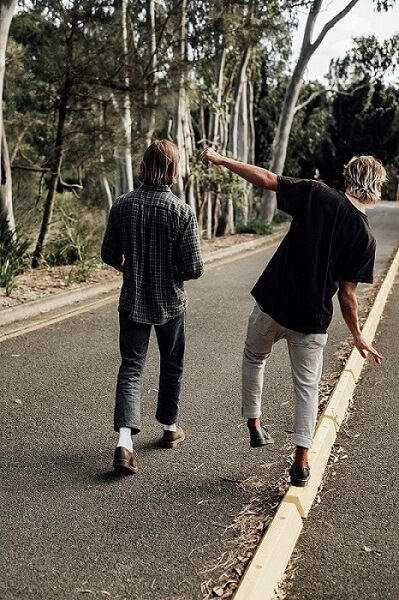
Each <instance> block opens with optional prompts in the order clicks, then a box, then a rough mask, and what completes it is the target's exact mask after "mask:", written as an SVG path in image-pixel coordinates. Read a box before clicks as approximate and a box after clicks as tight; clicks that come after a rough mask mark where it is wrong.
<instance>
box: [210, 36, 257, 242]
mask: <svg viewBox="0 0 399 600" xmlns="http://www.w3.org/2000/svg"><path fill="white" fill-rule="evenodd" d="M250 57H251V48H250V47H247V48H246V49H245V50H244V52H243V54H242V56H241V61H240V65H239V68H238V72H237V76H236V82H235V86H234V92H233V98H232V101H231V109H230V121H229V130H228V146H227V149H228V150H229V151H230V152H231V154H232V155H233V156H234V158H236V159H238V160H244V161H245V162H246V161H247V159H248V157H247V154H248V110H247V69H248V64H249V60H250ZM244 94H245V97H243V96H244ZM243 111H244V112H243ZM242 136H244V138H243V139H242ZM247 199H248V197H247V194H246V193H245V192H244V197H243V207H242V209H241V210H240V212H241V215H243V214H244V218H246V217H247V215H248V210H247ZM245 215H246V217H245ZM234 232H235V224H234V205H233V199H232V197H231V196H230V195H229V197H228V198H226V199H225V201H224V206H223V211H222V215H221V218H220V221H219V227H218V235H226V234H233V233H234Z"/></svg>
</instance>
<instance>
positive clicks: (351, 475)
mask: <svg viewBox="0 0 399 600" xmlns="http://www.w3.org/2000/svg"><path fill="white" fill-rule="evenodd" d="M398 307H399V279H398V280H397V282H396V287H395V288H394V292H393V294H392V296H391V297H390V299H389V301H388V305H387V307H386V309H385V313H384V320H383V321H382V323H381V325H380V328H379V331H378V333H377V340H378V347H379V349H380V351H381V353H382V354H383V356H384V362H383V364H382V366H381V367H380V368H379V369H376V368H372V367H368V368H367V369H366V370H365V371H364V373H363V378H362V381H361V382H360V383H359V384H358V387H357V388H356V394H355V398H354V411H353V413H352V415H351V418H350V419H349V421H348V422H347V423H345V424H344V427H343V428H342V429H341V431H340V433H339V435H338V438H337V443H338V444H340V446H341V448H340V450H341V451H340V452H337V450H338V448H336V449H335V455H336V456H337V457H339V458H340V459H339V460H338V462H336V463H335V464H333V465H332V466H331V467H330V469H329V477H328V480H327V482H326V483H325V485H324V488H323V490H322V493H321V495H320V498H321V503H320V504H315V506H314V507H313V508H312V510H311V512H310V516H309V518H308V520H307V521H306V523H305V527H304V529H303V533H302V535H301V537H300V539H299V543H298V545H297V548H296V556H297V557H298V556H299V560H295V568H296V570H297V571H296V576H295V578H294V579H293V580H292V582H291V584H290V590H289V592H288V594H287V595H286V598H287V600H309V599H310V598H311V599H312V600H358V599H359V598H368V600H397V598H399V554H398V518H399V511H398V505H399V489H398V474H399V473H398V452H397V443H398V439H399V403H398V399H399V379H398V369H397V365H398V356H399V336H398V331H399V311H398Z"/></svg>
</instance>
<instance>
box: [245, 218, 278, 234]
mask: <svg viewBox="0 0 399 600" xmlns="http://www.w3.org/2000/svg"><path fill="white" fill-rule="evenodd" d="M236 232H237V233H257V234H259V235H269V234H271V233H273V226H272V225H271V224H270V223H268V222H267V221H265V220H264V219H250V220H249V221H248V222H247V223H238V224H237V227H236Z"/></svg>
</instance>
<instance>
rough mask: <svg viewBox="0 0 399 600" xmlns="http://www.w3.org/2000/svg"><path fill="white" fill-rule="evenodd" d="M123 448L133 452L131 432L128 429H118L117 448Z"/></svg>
mask: <svg viewBox="0 0 399 600" xmlns="http://www.w3.org/2000/svg"><path fill="white" fill-rule="evenodd" d="M119 446H123V447H124V448H127V449H128V450H129V452H133V442H132V430H131V429H130V427H119V441H118V443H117V447H119Z"/></svg>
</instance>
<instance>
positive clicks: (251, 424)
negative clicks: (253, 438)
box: [247, 417, 261, 429]
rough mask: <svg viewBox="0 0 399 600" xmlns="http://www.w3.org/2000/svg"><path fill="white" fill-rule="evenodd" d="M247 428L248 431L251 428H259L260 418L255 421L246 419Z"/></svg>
mask: <svg viewBox="0 0 399 600" xmlns="http://www.w3.org/2000/svg"><path fill="white" fill-rule="evenodd" d="M247 426H248V428H249V429H250V428H252V427H260V426H261V421H260V417H257V418H256V419H248V421H247Z"/></svg>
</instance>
